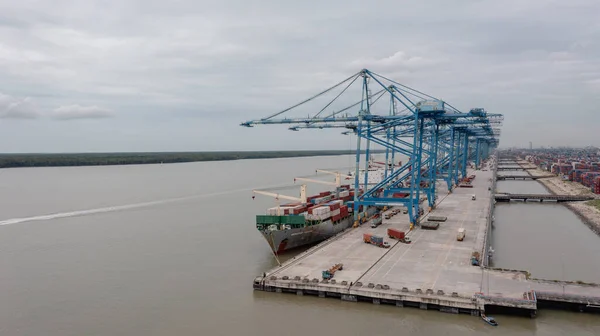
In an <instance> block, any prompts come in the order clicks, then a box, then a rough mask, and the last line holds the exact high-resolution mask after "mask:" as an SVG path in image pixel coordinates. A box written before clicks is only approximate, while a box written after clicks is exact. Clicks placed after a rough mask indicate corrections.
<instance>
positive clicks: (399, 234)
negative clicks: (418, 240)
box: [387, 228, 410, 244]
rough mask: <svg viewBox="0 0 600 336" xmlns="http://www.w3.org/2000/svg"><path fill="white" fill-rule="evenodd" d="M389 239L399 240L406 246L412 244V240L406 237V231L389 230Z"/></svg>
mask: <svg viewBox="0 0 600 336" xmlns="http://www.w3.org/2000/svg"><path fill="white" fill-rule="evenodd" d="M387 234H388V237H390V238H393V239H398V240H399V241H400V242H402V243H405V244H410V238H408V237H407V236H406V234H405V233H404V231H400V230H396V229H393V228H389V229H387Z"/></svg>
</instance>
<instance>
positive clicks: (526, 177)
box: [496, 175, 552, 181]
mask: <svg viewBox="0 0 600 336" xmlns="http://www.w3.org/2000/svg"><path fill="white" fill-rule="evenodd" d="M547 177H552V176H531V175H498V176H496V180H498V181H501V180H537V179H541V178H547Z"/></svg>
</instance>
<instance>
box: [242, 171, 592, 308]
mask: <svg viewBox="0 0 600 336" xmlns="http://www.w3.org/2000/svg"><path fill="white" fill-rule="evenodd" d="M471 174H475V175H476V178H475V179H474V180H473V181H472V186H473V187H472V188H455V189H454V190H453V192H452V193H450V194H448V192H447V190H446V191H445V192H444V191H443V189H444V186H443V185H442V184H441V183H440V184H439V188H438V190H439V191H440V193H439V194H438V195H439V196H438V202H437V204H436V206H435V208H434V209H433V210H432V211H431V212H428V213H426V214H425V216H424V217H423V218H422V219H421V221H426V220H427V217H428V216H443V217H447V220H446V221H444V222H439V223H440V225H439V228H438V229H437V230H423V229H420V228H419V226H416V227H415V229H413V230H412V231H410V232H409V233H408V234H407V236H408V237H410V239H411V240H412V243H411V244H404V243H400V242H398V241H397V240H394V239H390V238H388V237H387V234H386V230H387V228H390V227H393V228H397V229H399V230H404V231H408V229H409V222H408V216H407V215H405V214H402V212H400V213H398V214H396V215H395V216H393V217H392V218H390V219H389V220H386V219H384V220H383V223H382V225H380V226H378V227H377V228H371V227H370V226H369V225H368V224H363V225H362V226H360V227H358V228H354V229H348V230H346V231H344V232H342V233H340V234H338V235H337V236H335V237H332V238H330V239H329V240H327V241H324V242H322V243H321V244H319V245H317V246H314V247H313V248H311V249H309V250H307V251H305V252H304V253H302V254H300V255H298V256H296V257H294V258H293V259H291V260H288V261H287V262H285V263H283V264H282V265H281V266H279V267H276V268H274V269H272V270H270V271H268V272H266V274H265V276H259V277H257V278H256V279H254V285H253V286H254V288H255V289H256V290H264V291H271V292H288V293H294V294H297V295H317V296H319V297H334V298H339V299H342V300H346V301H366V302H372V303H374V304H392V305H396V306H411V307H417V308H420V309H432V310H439V311H442V312H449V313H467V314H472V315H479V314H480V313H481V312H483V311H486V309H488V308H502V309H506V310H507V311H508V312H510V313H517V314H525V315H528V316H535V314H536V312H537V309H538V307H537V298H536V295H535V291H536V290H540V291H542V292H544V293H546V294H545V295H546V296H545V297H553V295H555V296H556V295H559V296H561V297H562V299H564V300H567V301H568V297H569V296H570V297H577V298H579V299H578V300H580V303H579V305H578V306H577V307H578V308H579V310H586V307H588V306H589V304H587V306H585V307H583V306H584V303H583V302H585V300H587V302H595V300H596V299H594V298H600V287H598V286H595V285H580V284H573V283H569V284H564V283H561V284H558V283H556V282H552V281H543V280H535V281H534V280H528V279H527V273H526V272H522V271H507V270H492V269H487V268H486V267H485V266H486V265H487V258H486V257H487V256H486V253H485V252H486V251H487V241H488V232H489V230H490V228H491V221H492V211H493V206H494V200H493V198H494V194H493V192H494V189H495V182H496V176H495V175H496V171H495V170H494V169H491V170H477V171H472V172H470V173H469V175H471ZM472 195H475V196H476V199H475V200H472ZM389 211H390V210H388V212H389ZM459 228H464V229H465V230H466V237H465V239H464V240H463V241H457V239H456V236H457V232H458V229H459ZM363 233H373V234H377V235H380V236H383V237H384V238H385V240H386V241H388V242H389V243H390V245H391V246H390V248H387V249H386V248H380V247H377V246H374V245H371V244H365V243H364V242H363V240H362V235H363ZM473 252H478V253H479V254H480V255H481V258H480V263H481V264H482V265H481V266H473V265H471V256H472V254H473ZM338 263H342V264H343V270H341V271H337V272H336V273H335V275H334V277H333V279H332V280H323V279H322V274H321V272H322V271H323V270H325V269H328V268H330V267H331V266H333V265H335V264H338ZM547 293H553V294H547ZM582 297H583V298H584V299H581V298H582ZM582 300H583V301H582ZM582 307H583V308H582Z"/></svg>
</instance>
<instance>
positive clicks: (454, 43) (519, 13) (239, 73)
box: [0, 0, 600, 151]
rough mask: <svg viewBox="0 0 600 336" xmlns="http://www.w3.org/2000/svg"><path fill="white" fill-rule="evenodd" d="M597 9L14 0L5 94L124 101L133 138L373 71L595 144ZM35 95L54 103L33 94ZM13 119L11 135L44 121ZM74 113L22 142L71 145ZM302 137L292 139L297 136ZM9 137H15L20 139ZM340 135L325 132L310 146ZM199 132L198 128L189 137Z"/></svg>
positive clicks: (96, 106)
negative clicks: (576, 127)
mask: <svg viewBox="0 0 600 336" xmlns="http://www.w3.org/2000/svg"><path fill="white" fill-rule="evenodd" d="M598 12H600V3H599V2H598V1H597V0H572V1H567V2H565V1H558V0H552V1H550V2H549V1H545V0H544V1H543V0H530V1H526V2H524V1H519V0H509V2H508V3H504V2H497V1H496V2H494V1H475V2H474V1H471V0H459V1H457V2H452V3H450V2H448V1H442V0H432V1H430V2H427V3H414V4H411V5H410V6H407V5H406V4H404V3H403V2H399V1H394V0H387V1H386V0H381V1H376V5H375V4H372V3H367V2H364V1H359V0H345V1H341V0H331V1H327V2H316V1H307V2H306V1H305V2H294V3H288V2H285V3H284V2H281V1H275V0H260V1H259V2H249V1H243V0H224V1H220V2H212V3H205V2H198V1H192V0H182V1H178V2H177V6H172V5H171V4H169V3H168V2H164V1H162V0H143V1H142V0H125V1H112V2H108V3H107V2H101V1H97V0H90V1H86V2H85V4H76V5H74V3H73V1H67V0H55V1H52V2H43V1H42V2H39V3H37V4H36V6H30V5H28V4H27V2H26V1H25V2H23V1H21V2H19V1H8V2H7V3H6V4H5V5H3V10H2V11H0V41H2V44H1V45H0V76H2V82H1V83H0V92H3V93H4V94H6V95H9V97H10V99H9V101H10V102H12V103H15V102H20V103H19V104H18V105H17V107H18V108H15V107H13V108H12V109H11V110H10V111H11V112H10V113H11V117H15V116H17V115H18V116H21V117H23V116H29V117H32V116H35V115H40V114H41V115H42V116H48V117H52V118H59V117H60V118H62V119H68V118H75V117H92V116H95V117H100V116H107V114H110V112H109V110H107V109H106V108H110V111H114V112H113V113H112V114H113V115H115V116H119V117H120V118H119V119H118V121H117V120H115V122H114V123H110V124H111V125H110V126H111V132H112V131H113V130H114V134H115V137H116V138H115V139H114V142H115V144H117V145H115V146H118V144H119V143H123V142H124V140H126V139H128V138H127V136H126V135H124V134H129V133H128V132H129V131H130V128H137V127H139V128H140V129H148V130H150V129H155V128H154V127H156V129H161V130H164V132H166V133H170V134H175V133H177V132H179V131H180V130H181V123H175V122H170V121H172V120H180V119H178V118H190V119H186V120H187V121H186V125H191V127H193V128H194V129H195V132H194V133H191V134H202V133H203V132H207V131H209V129H208V127H209V126H207V125H209V123H208V122H206V120H208V119H210V120H211V121H212V122H214V124H219V122H221V123H228V124H227V125H237V124H238V123H239V122H241V121H244V120H247V119H254V118H260V117H264V116H266V115H269V114H271V113H274V112H277V111H280V110H283V109H284V108H286V107H289V106H291V105H293V104H294V103H296V102H298V101H301V100H303V99H305V98H307V97H308V96H310V95H312V94H315V93H317V92H320V91H321V90H323V89H325V88H327V87H328V86H330V85H333V84H335V83H337V82H339V81H340V80H342V79H343V78H346V77H348V76H349V75H351V74H352V73H356V72H357V71H359V70H360V69H362V68H365V67H366V68H369V69H370V70H372V71H374V72H376V73H379V74H382V75H384V76H386V77H389V78H392V79H394V80H397V81H399V82H400V83H403V84H406V85H408V86H411V87H414V88H416V89H419V90H421V91H423V92H426V93H428V94H431V95H433V96H436V97H440V98H442V99H445V100H447V101H448V102H449V103H451V104H452V105H453V106H456V107H458V108H461V109H468V108H471V107H473V106H481V107H484V108H486V109H487V110H488V111H489V112H498V113H504V114H505V116H506V118H505V120H506V122H505V126H504V129H503V134H507V135H510V136H506V137H503V139H502V143H503V144H507V145H510V144H511V143H513V142H514V143H523V142H525V143H526V142H527V141H528V140H527V139H529V138H530V137H531V136H532V135H531V134H521V132H517V128H516V126H514V125H517V124H518V123H519V121H520V120H521V119H522V118H523V117H524V116H528V118H529V119H531V120H539V123H544V125H545V126H544V129H546V130H552V131H547V132H546V135H543V134H542V135H540V136H539V138H538V139H536V142H537V143H540V144H541V143H542V142H543V141H546V139H549V138H550V137H551V135H554V134H559V133H560V134H561V138H563V139H566V140H565V141H569V140H568V139H572V138H573V139H575V135H577V136H580V138H581V139H583V138H585V137H587V139H588V141H589V142H593V141H597V140H596V138H594V134H595V133H594V130H593V127H594V125H595V124H594V122H597V121H598V117H596V114H595V111H593V107H594V106H598V105H599V104H600V96H599V95H598V91H599V85H598V78H600V73H599V72H598V69H600V29H599V28H600V26H599V24H598V20H597V18H596V17H597V15H596V14H597V13H598ZM15 18H16V19H15ZM12 96H14V97H18V96H23V97H30V100H27V101H23V99H18V98H12ZM356 98H357V99H354V101H356V100H358V99H360V98H358V97H356ZM1 99H4V100H2V105H0V107H1V108H2V112H0V117H2V118H7V116H8V112H6V111H7V109H6V107H7V106H13V105H10V104H9V103H7V102H6V98H1ZM33 100H35V102H36V104H39V106H40V108H39V110H38V109H35V108H33V107H32V105H29V104H31V101H33ZM73 102H77V103H78V104H80V106H79V105H75V106H73V105H72V104H73ZM581 102H585V104H584V105H583V106H582V105H581ZM322 106H323V105H321V106H315V109H316V111H318V110H319V108H320V107H322ZM56 107H59V108H58V109H56ZM39 111H48V112H47V113H41V112H39ZM57 111H62V112H57ZM99 111H100V112H99ZM566 111H568V113H567V112H566ZM307 113H314V110H311V111H307ZM59 115H60V116H59ZM556 116H562V117H564V118H568V120H586V121H587V122H586V123H585V124H583V125H582V127H583V128H582V129H581V130H580V131H579V132H578V134H567V133H568V132H570V131H568V130H567V131H565V128H563V127H562V125H563V124H564V123H565V122H564V121H557V120H559V119H557V118H556ZM195 117H200V118H195ZM194 118H195V119H194ZM45 119H47V118H38V119H37V120H36V121H35V123H39V124H42V123H44V122H46V121H45ZM3 124H7V123H6V122H3V123H0V137H1V136H6V137H8V136H9V135H8V134H9V133H10V132H17V131H19V132H21V133H22V134H25V135H26V134H27V133H28V132H31V131H30V130H31V128H29V129H28V128H25V126H24V125H23V126H18V127H24V128H22V129H17V128H15V129H9V128H10V127H12V126H3ZM15 125H16V124H15ZM31 125H33V123H28V127H32V126H31ZM63 125H66V126H63ZM68 125H69V124H68V123H63V124H56V123H55V124H53V125H52V127H40V128H39V129H38V130H37V131H36V136H38V137H45V139H46V140H44V141H41V140H38V141H34V140H31V139H30V137H26V136H23V140H22V144H21V145H22V146H24V147H23V148H28V147H26V145H27V142H28V141H29V145H30V146H31V147H32V148H33V147H35V146H42V147H44V148H51V147H52V148H56V150H68V148H63V146H64V144H65V143H66V144H68V143H69V141H62V142H61V141H60V138H61V137H63V138H64V136H63V134H64V133H65V132H70V130H69V129H68ZM142 125H143V126H144V127H142ZM95 126H98V125H95ZM3 127H4V128H3ZM61 127H62V128H61ZM81 127H86V125H82V126H81ZM223 127H224V128H226V127H229V126H223ZM511 128H512V131H511ZM234 129H235V127H234ZM233 131H234V130H231V132H233ZM154 133H156V132H154ZM225 133H226V132H223V134H225ZM255 133H256V132H255ZM255 133H252V132H250V133H249V134H250V135H249V137H246V136H245V137H244V141H243V142H244V146H247V148H251V147H252V145H254V146H256V149H261V148H263V146H264V143H262V142H260V141H259V140H258V138H254V137H253V135H252V134H255ZM332 133H336V132H332ZM90 134H95V133H90ZM119 134H123V135H122V138H118V137H119ZM336 134H337V133H336ZM92 136H94V135H90V137H92ZM98 136H99V135H98ZM153 136H154V135H153V132H150V131H149V132H148V134H140V135H139V140H140V142H141V143H150V140H151V139H152V137H153ZM321 136H322V137H323V138H321ZM99 137H100V136H99ZM240 138H241V136H239V137H236V136H225V135H223V138H219V139H218V141H215V143H218V144H219V145H223V146H224V148H225V147H226V148H229V149H235V148H236V146H240V143H241V142H242V141H240ZM253 139H254V140H253ZM293 139H294V138H291V137H290V138H281V143H282V145H289V146H290V147H292V146H293V145H295V143H294V144H292V142H293V141H295V140H293ZM2 140H3V139H2V138H0V146H1V144H2V143H7V141H2ZM526 140H527V141H526ZM85 141H90V143H92V142H93V141H96V140H93V139H91V138H90V139H86V140H85ZM97 141H99V142H101V143H103V142H102V141H104V139H103V138H100V139H98V140H97ZM173 141H175V140H173ZM253 141H256V142H253ZM337 141H338V138H337V137H336V136H335V135H326V132H321V133H315V132H313V133H312V134H311V135H310V136H308V137H307V139H306V140H305V141H304V142H303V143H302V145H303V146H306V147H307V148H308V147H310V148H318V147H319V146H321V144H323V143H328V144H332V146H333V144H338V143H340V142H337ZM340 141H342V142H345V140H344V139H342V140H340ZM577 141H584V140H577ZM191 143H194V141H193V139H192V138H188V139H186V141H185V142H184V141H183V140H182V141H181V143H180V144H179V145H180V146H181V148H187V147H186V146H188V145H189V144H191ZM79 145H80V146H84V144H79ZM172 147H173V148H177V143H175V142H173V144H172ZM198 149H202V148H198ZM1 150H2V147H0V151H1ZM107 150H118V148H108V149H107Z"/></svg>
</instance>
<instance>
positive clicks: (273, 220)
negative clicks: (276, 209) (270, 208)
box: [256, 215, 281, 224]
mask: <svg viewBox="0 0 600 336" xmlns="http://www.w3.org/2000/svg"><path fill="white" fill-rule="evenodd" d="M280 222H281V221H280V216H269V215H256V224H279V223H280Z"/></svg>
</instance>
